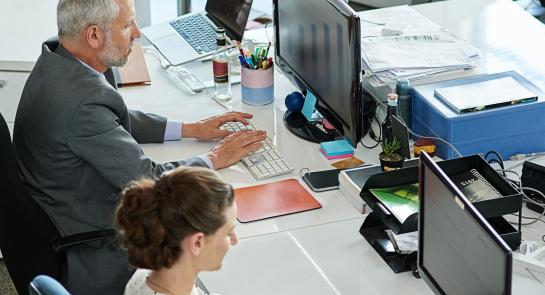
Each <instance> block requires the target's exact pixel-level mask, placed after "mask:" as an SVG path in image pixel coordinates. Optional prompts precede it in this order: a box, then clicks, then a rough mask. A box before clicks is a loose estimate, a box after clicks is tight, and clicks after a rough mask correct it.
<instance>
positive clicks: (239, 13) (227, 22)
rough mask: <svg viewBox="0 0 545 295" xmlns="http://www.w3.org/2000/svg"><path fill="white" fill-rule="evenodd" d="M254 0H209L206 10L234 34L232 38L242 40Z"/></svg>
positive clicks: (220, 24)
mask: <svg viewBox="0 0 545 295" xmlns="http://www.w3.org/2000/svg"><path fill="white" fill-rule="evenodd" d="M252 1H253V0H230V1H225V0H208V1H207V2H206V12H207V13H208V16H209V17H211V18H212V19H213V20H214V21H217V22H219V24H217V25H219V26H222V27H224V28H225V30H226V31H227V32H228V33H230V34H232V36H230V37H231V38H233V39H235V40H238V41H241V40H242V35H243V34H244V29H245V28H246V22H247V21H248V15H250V9H251V8H252Z"/></svg>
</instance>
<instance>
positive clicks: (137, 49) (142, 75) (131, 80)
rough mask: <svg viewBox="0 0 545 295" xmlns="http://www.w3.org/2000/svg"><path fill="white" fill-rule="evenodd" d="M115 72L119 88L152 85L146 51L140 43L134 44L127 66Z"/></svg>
mask: <svg viewBox="0 0 545 295" xmlns="http://www.w3.org/2000/svg"><path fill="white" fill-rule="evenodd" d="M113 70H114V71H113V72H114V75H115V81H116V82H117V86H118V87H123V86H133V85H149V84H151V79H150V76H149V72H148V67H147V65H146V60H145V59H144V51H143V50H142V46H141V45H140V43H138V42H135V43H134V46H133V47H132V51H131V53H130V55H129V60H128V62H127V64H125V65H124V66H122V67H118V68H113Z"/></svg>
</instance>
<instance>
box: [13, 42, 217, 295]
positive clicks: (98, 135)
mask: <svg viewBox="0 0 545 295" xmlns="http://www.w3.org/2000/svg"><path fill="white" fill-rule="evenodd" d="M165 127H166V119H165V118H163V117H160V116H156V115H151V114H145V113H142V112H137V111H129V110H127V107H126V106H125V103H124V102H123V99H122V97H121V95H120V94H119V92H118V91H117V89H116V87H115V85H112V84H110V83H108V81H107V80H106V79H105V76H104V75H103V74H100V73H98V72H95V71H93V70H92V69H90V68H89V67H87V66H85V65H84V64H82V63H81V62H80V61H79V60H77V59H76V58H75V57H74V56H73V55H72V54H70V52H68V51H67V50H66V49H65V48H64V47H62V45H59V43H58V41H48V42H46V43H44V44H43V47H42V54H41V56H40V57H39V59H38V61H37V62H36V65H35V67H34V69H33V71H32V73H31V74H30V76H29V78H28V80H27V83H26V85H25V87H24V90H23V94H22V96H21V101H20V103H19V107H18V109H17V115H16V118H15V126H14V134H13V141H14V145H15V151H16V160H17V166H18V169H19V174H20V176H21V178H22V179H23V181H24V183H25V185H26V187H27V189H28V190H29V192H30V194H31V195H32V196H33V197H34V199H35V200H36V201H37V202H38V204H39V205H40V206H41V207H42V208H43V209H44V210H45V211H46V212H47V213H48V214H49V216H50V217H51V218H52V220H53V221H54V223H55V224H56V226H57V228H58V229H59V231H60V232H61V234H74V233H80V232H85V231H91V230H97V229H106V228H112V221H113V214H114V210H115V208H116V205H117V202H118V199H119V196H120V190H121V189H122V188H123V186H125V185H126V184H127V183H128V182H130V181H131V180H136V179H140V178H143V177H154V176H159V175H160V174H161V173H163V172H164V171H166V170H170V169H173V168H175V167H176V166H179V165H196V166H206V164H205V163H204V162H203V161H202V160H201V159H199V158H198V157H195V158H191V159H188V160H185V161H179V162H172V163H166V164H157V163H154V162H153V161H152V160H150V159H149V158H148V157H147V156H146V155H144V153H143V151H142V149H141V148H140V146H139V143H149V142H162V141H163V137H164V131H165ZM67 264H68V265H67V271H66V276H67V278H66V279H67V286H68V288H69V289H71V291H72V292H75V294H102V295H104V294H121V293H122V290H123V287H124V284H125V283H126V281H127V280H128V276H129V275H130V272H129V268H128V266H127V262H126V258H125V257H124V253H123V252H121V251H119V250H118V249H116V248H115V247H112V246H111V245H108V246H107V245H105V244H104V245H103V244H98V245H89V246H86V247H79V248H76V249H74V250H71V251H69V253H68V261H67ZM76 288H77V289H76Z"/></svg>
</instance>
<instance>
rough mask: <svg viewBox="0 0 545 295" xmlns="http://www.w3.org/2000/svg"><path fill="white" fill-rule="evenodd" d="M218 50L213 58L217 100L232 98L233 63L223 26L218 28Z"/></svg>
mask: <svg viewBox="0 0 545 295" xmlns="http://www.w3.org/2000/svg"><path fill="white" fill-rule="evenodd" d="M216 44H217V47H216V52H215V53H214V56H213V58H212V68H213V73H214V88H215V89H214V96H215V97H216V99H217V100H220V101H227V100H230V99H231V64H230V63H229V54H228V53H227V46H226V45H227V39H226V37H225V30H224V29H223V28H217V29H216Z"/></svg>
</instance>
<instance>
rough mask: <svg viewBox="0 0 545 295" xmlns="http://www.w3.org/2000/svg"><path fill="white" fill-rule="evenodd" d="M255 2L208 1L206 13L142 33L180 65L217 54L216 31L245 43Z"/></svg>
mask: <svg viewBox="0 0 545 295" xmlns="http://www.w3.org/2000/svg"><path fill="white" fill-rule="evenodd" d="M252 1H253V0H228V1H227V0H208V1H207V2H206V8H205V11H203V12H197V13H189V14H184V15H182V16H180V17H178V18H176V19H174V20H171V21H168V22H164V23H160V24H157V25H152V26H149V27H145V28H143V29H142V33H143V34H144V36H145V37H146V39H148V40H149V41H150V43H151V44H153V46H154V47H155V48H157V50H159V52H161V54H162V55H163V56H164V57H165V58H166V59H167V60H168V61H169V62H170V64H172V65H180V64H183V63H186V62H190V61H193V60H196V59H198V58H201V57H206V56H209V55H212V54H214V50H215V49H216V33H215V29H216V28H217V27H222V28H224V29H225V31H226V33H227V37H228V39H230V40H239V41H240V40H242V35H243V34H244V28H245V27H246V22H247V21H248V15H249V14H250V9H251V7H252Z"/></svg>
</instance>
